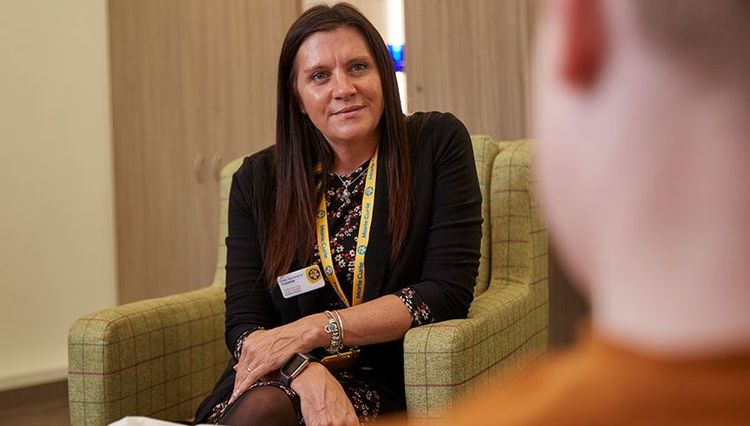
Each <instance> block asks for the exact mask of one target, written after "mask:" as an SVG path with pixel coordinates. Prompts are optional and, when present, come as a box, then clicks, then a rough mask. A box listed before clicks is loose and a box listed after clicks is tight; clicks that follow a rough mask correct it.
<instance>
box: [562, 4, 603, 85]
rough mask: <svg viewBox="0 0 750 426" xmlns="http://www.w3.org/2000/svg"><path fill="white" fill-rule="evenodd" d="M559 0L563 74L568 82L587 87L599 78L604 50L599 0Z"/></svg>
mask: <svg viewBox="0 0 750 426" xmlns="http://www.w3.org/2000/svg"><path fill="white" fill-rule="evenodd" d="M560 1H561V3H562V4H560V5H559V6H560V9H559V12H560V13H561V18H562V22H561V23H562V31H561V34H560V36H561V37H563V40H562V43H560V46H561V48H562V49H563V51H562V52H561V54H562V55H561V57H562V64H561V65H562V69H561V71H562V74H563V75H562V77H563V79H564V80H565V81H566V82H568V83H569V84H571V85H574V86H578V87H590V86H592V85H594V84H595V83H596V81H597V79H598V78H599V75H600V73H601V71H602V68H603V65H604V60H605V55H606V50H607V31H606V22H605V15H604V10H603V5H602V0H560Z"/></svg>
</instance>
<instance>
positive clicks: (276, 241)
mask: <svg viewBox="0 0 750 426" xmlns="http://www.w3.org/2000/svg"><path fill="white" fill-rule="evenodd" d="M340 27H350V28H353V29H355V30H357V31H359V33H360V34H361V35H362V36H363V37H364V38H365V40H366V42H367V44H368V46H369V48H370V51H371V53H372V55H373V59H374V60H375V64H376V66H377V69H378V73H379V74H380V82H381V85H382V88H383V104H384V109H383V115H382V117H381V118H380V145H379V148H378V149H379V157H378V163H379V166H380V167H382V169H383V172H385V175H386V179H387V182H388V201H389V202H388V208H389V214H388V231H389V232H390V234H391V253H390V262H391V263H393V261H394V260H395V259H396V257H397V256H398V253H399V251H400V250H401V248H402V246H403V244H404V240H405V239H406V234H407V231H408V227H409V219H410V218H411V208H412V204H411V201H412V192H413V182H412V168H411V147H410V145H409V140H408V138H407V134H406V123H405V120H404V115H403V112H402V111H401V100H400V98H399V94H398V83H397V82H396V75H395V72H394V67H393V62H392V60H391V57H390V55H389V53H388V49H387V48H386V45H385V42H384V41H383V38H382V37H381V36H380V34H379V33H378V31H377V30H376V29H375V27H374V26H373V25H372V24H371V23H370V21H368V20H367V18H365V17H364V15H362V13H360V12H359V11H358V10H357V9H356V8H354V7H353V6H351V5H350V4H347V3H339V4H336V5H335V6H333V7H330V6H324V5H320V6H315V7H313V8H311V9H309V10H307V11H306V12H305V13H304V14H302V16H300V17H299V18H298V19H297V20H296V21H295V22H294V23H293V24H292V26H291V27H290V28H289V31H288V32H287V34H286V38H285V39H284V45H283V47H282V49H281V55H280V57H279V71H278V83H277V84H278V85H277V112H276V156H275V163H276V189H275V194H276V196H275V209H274V212H273V214H272V219H271V221H272V222H271V227H270V235H269V237H268V244H267V248H266V253H265V265H264V266H265V273H266V278H267V279H268V285H269V287H273V286H274V285H275V283H276V277H277V276H279V275H282V274H284V273H286V272H288V270H289V268H290V267H291V265H292V263H293V261H294V260H295V259H296V260H298V261H300V263H303V264H304V263H306V262H307V261H308V260H309V258H310V256H311V255H312V249H313V239H312V237H313V236H314V235H315V221H314V215H315V210H316V209H317V201H318V200H319V199H320V198H319V197H321V196H322V194H323V192H322V191H324V190H325V188H323V186H321V187H320V188H318V189H317V190H316V181H315V172H314V167H315V164H317V163H321V164H322V166H323V173H324V174H323V176H326V175H327V173H328V172H329V170H331V167H332V166H333V161H334V155H333V151H332V150H331V147H330V146H329V144H328V142H327V141H326V139H325V138H324V137H323V135H322V134H321V133H320V131H318V129H317V128H316V127H315V126H314V125H313V123H312V122H311V121H310V119H309V118H308V117H307V116H306V115H304V114H302V113H301V109H302V108H301V105H300V103H299V97H298V96H297V88H296V70H295V67H294V60H295V57H296V56H297V51H298V50H299V48H300V46H301V45H302V43H303V42H304V41H305V40H306V39H307V38H308V37H309V36H310V35H312V34H313V33H315V32H319V31H332V30H335V29H337V28H340ZM323 180H324V181H325V179H323ZM324 185H325V182H324ZM300 240H301V241H302V243H301V244H300Z"/></svg>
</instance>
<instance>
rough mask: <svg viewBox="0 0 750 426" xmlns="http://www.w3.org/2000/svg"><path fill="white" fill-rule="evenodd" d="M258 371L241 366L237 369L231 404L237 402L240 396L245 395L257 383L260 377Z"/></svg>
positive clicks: (230, 399)
mask: <svg viewBox="0 0 750 426" xmlns="http://www.w3.org/2000/svg"><path fill="white" fill-rule="evenodd" d="M256 370H257V369H253V368H252V367H249V366H244V367H243V366H239V364H238V367H237V370H235V371H237V375H236V376H235V379H234V389H233V390H232V396H231V398H229V404H232V403H233V402H234V401H236V400H237V398H239V397H240V396H242V394H243V393H245V392H246V391H247V390H248V389H249V388H250V386H251V385H252V384H253V383H255V382H256V381H257V380H258V378H259V377H260V375H258V374H257V373H256ZM240 371H243V372H244V373H240Z"/></svg>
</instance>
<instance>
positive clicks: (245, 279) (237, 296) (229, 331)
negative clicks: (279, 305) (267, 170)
mask: <svg viewBox="0 0 750 426" xmlns="http://www.w3.org/2000/svg"><path fill="white" fill-rule="evenodd" d="M250 165H251V164H250V161H248V160H245V163H244V164H243V166H242V167H240V169H239V170H238V171H237V172H236V173H235V174H234V176H233V177H232V186H231V189H230V192H229V217H228V221H229V222H228V226H229V234H228V236H227V239H226V245H227V264H226V271H227V275H226V276H227V279H226V299H225V301H224V304H225V306H226V323H225V325H226V328H225V338H226V344H227V348H229V351H230V353H233V352H234V351H235V349H236V347H237V344H238V341H239V339H240V338H241V337H243V335H247V334H248V332H249V331H254V330H257V329H261V328H273V327H275V326H277V325H278V324H279V323H280V319H279V316H278V314H277V313H276V311H275V309H274V306H273V302H272V301H271V296H270V294H269V291H268V288H267V285H266V281H265V278H264V275H263V273H262V270H263V257H262V255H261V249H260V244H259V241H258V226H257V223H256V218H255V215H254V213H253V212H254V211H255V210H256V209H253V208H251V205H250V203H252V202H253V201H252V200H253V198H252V196H251V189H250V187H251V183H252V170H251V167H250Z"/></svg>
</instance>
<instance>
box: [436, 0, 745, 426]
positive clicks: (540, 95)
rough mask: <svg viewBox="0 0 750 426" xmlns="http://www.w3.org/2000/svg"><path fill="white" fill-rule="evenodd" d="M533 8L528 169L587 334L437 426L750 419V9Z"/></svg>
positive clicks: (721, 2) (608, 1) (723, 2)
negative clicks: (576, 286)
mask: <svg viewBox="0 0 750 426" xmlns="http://www.w3.org/2000/svg"><path fill="white" fill-rule="evenodd" d="M544 15H545V16H544V19H543V23H542V26H541V31H540V33H539V35H538V41H539V48H538V49H537V55H538V58H537V63H536V72H537V75H536V83H537V85H536V94H535V96H536V99H535V106H536V108H537V110H536V113H537V115H536V120H537V121H536V124H537V125H538V128H537V136H538V138H539V140H540V141H539V144H538V157H537V160H538V162H537V173H538V175H539V178H540V182H541V189H542V197H543V199H544V200H543V201H544V202H543V203H542V204H543V205H545V206H546V211H545V213H546V216H547V219H548V225H549V229H550V232H551V234H552V237H553V238H554V241H555V242H556V244H557V247H558V249H559V251H560V252H561V253H562V255H563V256H564V261H565V262H566V264H567V266H568V269H569V270H570V271H571V273H572V274H573V275H574V276H575V278H576V279H577V280H578V281H579V282H581V283H583V287H584V290H585V291H586V292H587V293H588V296H589V298H590V300H591V304H592V329H591V331H590V332H588V333H587V335H586V336H584V338H583V339H582V341H581V343H579V344H578V345H577V346H576V347H575V348H574V349H573V350H572V351H571V352H569V353H567V354H564V355H557V356H550V357H548V358H547V360H545V361H544V362H542V363H541V365H537V366H536V368H533V367H532V368H530V371H528V373H527V374H525V375H523V376H522V377H521V378H519V379H518V380H516V381H515V382H514V383H511V384H510V385H508V386H499V385H496V386H492V387H491V389H493V390H491V391H487V392H482V393H480V396H477V397H474V398H473V400H471V401H468V402H467V403H466V404H465V405H463V406H461V407H460V408H458V409H456V410H453V411H451V415H453V416H455V417H454V418H453V419H451V420H450V421H448V422H446V424H467V425H468V424H471V425H490V424H493V425H494V424H514V425H515V424H518V425H526V424H533V425H537V424H538V425H560V424H575V425H585V424H618V423H626V424H655V425H661V424H685V423H696V424H722V425H723V424H750V1H748V0H715V1H704V0H669V1H666V0H629V1H622V0H550V1H548V2H547V3H546V4H545V13H544Z"/></svg>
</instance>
